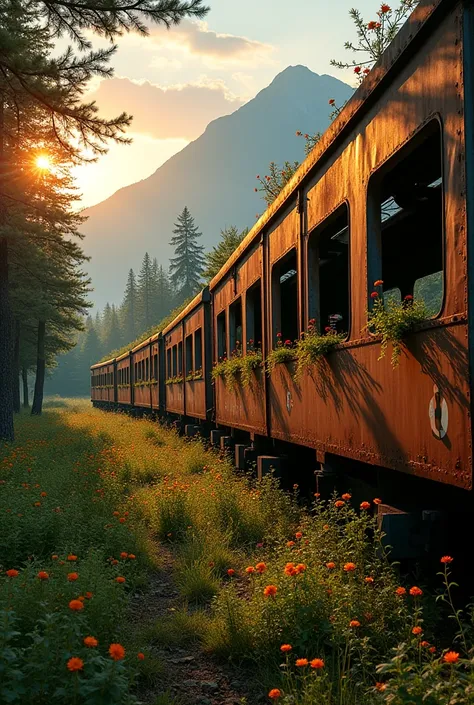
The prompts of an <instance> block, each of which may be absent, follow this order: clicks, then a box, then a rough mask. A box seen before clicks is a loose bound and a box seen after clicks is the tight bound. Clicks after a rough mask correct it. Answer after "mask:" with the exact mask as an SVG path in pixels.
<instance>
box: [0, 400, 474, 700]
mask: <svg viewBox="0 0 474 705" xmlns="http://www.w3.org/2000/svg"><path fill="white" fill-rule="evenodd" d="M16 434H17V435H16V441H15V443H14V444H7V445H4V446H3V447H0V703H33V702H34V703H37V704H38V705H43V703H44V704H46V703H48V704H49V703H62V704H63V705H69V704H70V703H71V704H72V703H75V704H79V703H81V704H82V703H87V704H88V705H96V704H99V703H100V704H101V705H102V704H103V705H114V704H116V703H117V704H118V703H124V704H125V703H127V705H128V704H133V703H134V702H138V698H139V696H140V694H141V693H142V692H144V689H145V691H146V692H147V695H146V698H147V702H153V700H152V699H151V700H150V692H152V693H156V699H155V702H156V704H157V705H178V703H179V702H180V701H179V700H175V699H173V696H172V695H167V694H166V693H164V688H162V687H161V686H160V678H161V677H162V675H163V670H164V668H165V666H164V665H163V663H161V662H160V657H159V655H157V654H159V653H161V651H162V650H163V649H173V648H182V647H185V646H187V645H190V644H193V645H194V646H195V647H197V648H199V649H200V651H201V652H202V653H203V654H205V655H206V658H208V659H209V660H210V661H217V662H221V663H225V664H230V667H231V668H233V669H235V672H236V673H238V674H240V678H241V679H242V678H243V679H244V680H245V681H246V683H247V684H249V687H248V692H247V694H246V698H244V699H243V700H242V702H248V703H253V702H264V701H265V700H266V701H267V702H270V701H272V700H274V701H277V702H280V703H284V704H285V705H287V704H288V705H289V704H290V703H292V704H294V705H313V704H315V705H316V704H317V705H357V704H358V703H362V702H363V703H369V705H370V704H372V703H373V704H374V705H375V703H393V704H394V705H408V704H413V705H415V704H416V705H418V703H420V704H421V703H424V704H427V705H435V704H441V705H454V704H455V703H474V658H473V657H474V653H473V651H472V644H473V638H472V610H470V608H467V609H466V611H465V612H464V613H459V612H456V609H455V607H454V605H453V603H452V594H453V592H454V591H455V587H454V585H452V583H451V581H450V565H451V562H452V558H451V557H450V556H445V557H441V556H440V576H439V580H440V593H439V595H438V599H437V600H436V599H435V596H430V595H428V594H427V591H426V590H425V588H424V586H423V584H421V583H420V582H419V581H418V584H416V585H415V584H413V582H409V583H406V582H404V581H403V580H402V579H401V578H400V576H399V574H398V571H397V566H394V565H392V564H391V562H390V560H389V557H388V556H387V553H386V551H385V550H384V549H383V547H382V543H381V536H380V533H379V531H378V529H377V525H376V520H375V510H376V504H377V501H378V499H377V498H368V500H370V501H367V502H365V503H362V505H361V506H360V507H354V506H353V505H352V503H351V497H350V488H348V492H347V494H345V495H342V496H341V497H327V498H322V497H314V502H313V503H312V504H311V506H306V505H304V506H303V503H301V502H300V501H299V498H298V489H297V488H295V489H294V492H293V493H292V494H288V493H284V492H283V491H282V490H280V489H279V487H278V485H277V482H276V481H275V480H274V479H273V478H272V477H266V478H265V479H264V480H263V481H262V482H261V483H257V482H256V481H255V480H254V479H253V478H252V477H251V476H245V475H242V474H238V473H236V472H235V471H234V469H233V468H232V466H231V463H230V462H229V460H228V459H227V458H225V457H222V456H220V455H219V454H217V453H216V452H215V451H213V450H210V449H208V448H206V447H205V445H204V444H203V443H201V442H200V441H199V440H194V439H193V440H189V439H184V438H180V437H179V436H178V435H177V434H176V432H175V431H173V430H171V429H166V428H164V427H161V426H159V425H158V424H157V423H156V422H152V421H148V420H137V419H132V418H130V417H128V416H126V415H122V414H111V413H105V412H101V411H98V410H94V409H92V408H91V407H90V404H89V402H85V401H74V400H70V401H69V400H68V401H57V402H52V403H50V404H49V405H47V408H46V410H45V413H44V414H43V416H42V417H40V418H37V417H30V416H28V415H21V416H20V417H19V418H18V419H17V427H16ZM165 557H166V560H165ZM170 561H171V562H170ZM163 571H166V572H169V571H171V572H172V580H173V584H174V585H175V587H176V589H177V591H178V593H179V608H178V609H176V610H174V611H173V612H170V613H169V614H167V615H166V616H165V617H162V616H161V617H160V618H159V619H158V618H157V619H154V620H153V619H152V620H147V621H146V623H143V624H137V620H136V619H135V618H134V616H133V613H132V612H131V610H130V606H131V604H132V601H133V599H134V597H135V596H137V595H142V596H144V597H145V599H146V598H147V595H148V592H147V591H148V590H149V586H150V584H151V582H152V578H153V576H154V575H157V574H160V572H163ZM448 617H451V618H452V619H448ZM189 702H193V701H189ZM209 702H211V703H212V704H213V705H214V703H215V704H216V705H217V703H220V702H221V701H220V700H218V699H213V700H212V699H211V700H210V701H209Z"/></svg>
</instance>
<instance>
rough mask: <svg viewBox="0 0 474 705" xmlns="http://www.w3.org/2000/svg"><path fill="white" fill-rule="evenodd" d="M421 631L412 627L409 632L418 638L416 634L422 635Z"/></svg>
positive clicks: (419, 628)
mask: <svg viewBox="0 0 474 705" xmlns="http://www.w3.org/2000/svg"><path fill="white" fill-rule="evenodd" d="M422 632H423V629H422V628H421V627H413V629H412V630H411V633H412V634H415V636H418V634H422Z"/></svg>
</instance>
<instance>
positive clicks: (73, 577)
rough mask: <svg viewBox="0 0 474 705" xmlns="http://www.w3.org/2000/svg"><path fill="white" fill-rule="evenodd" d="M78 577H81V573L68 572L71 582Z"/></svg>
mask: <svg viewBox="0 0 474 705" xmlns="http://www.w3.org/2000/svg"><path fill="white" fill-rule="evenodd" d="M78 577H79V573H68V574H67V579H68V580H69V582H71V583H72V582H74V580H77V579H78Z"/></svg>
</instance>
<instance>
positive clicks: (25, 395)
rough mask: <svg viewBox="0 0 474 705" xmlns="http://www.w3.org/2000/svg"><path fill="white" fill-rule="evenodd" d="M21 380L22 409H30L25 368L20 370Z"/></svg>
mask: <svg viewBox="0 0 474 705" xmlns="http://www.w3.org/2000/svg"><path fill="white" fill-rule="evenodd" d="M21 379H22V382H23V408H24V409H29V408H30V400H29V399H28V395H29V393H28V370H27V369H26V367H22V368H21Z"/></svg>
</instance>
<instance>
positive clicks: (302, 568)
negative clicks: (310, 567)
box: [295, 563, 306, 574]
mask: <svg viewBox="0 0 474 705" xmlns="http://www.w3.org/2000/svg"><path fill="white" fill-rule="evenodd" d="M295 570H296V572H297V573H298V574H299V573H304V572H305V570H306V566H305V564H304V563H298V565H297V566H296V568H295Z"/></svg>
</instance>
